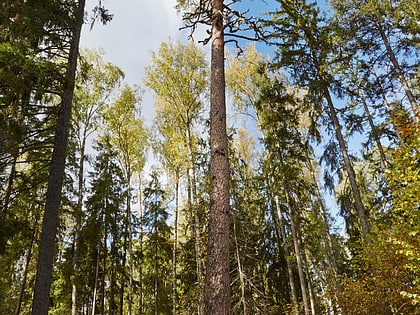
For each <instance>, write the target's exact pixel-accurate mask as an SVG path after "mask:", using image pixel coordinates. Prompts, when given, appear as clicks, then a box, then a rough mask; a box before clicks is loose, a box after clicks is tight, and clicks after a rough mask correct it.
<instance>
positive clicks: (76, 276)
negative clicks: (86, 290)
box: [71, 129, 86, 315]
mask: <svg viewBox="0 0 420 315" xmlns="http://www.w3.org/2000/svg"><path fill="white" fill-rule="evenodd" d="M85 148H86V129H85V130H84V132H83V136H82V141H81V146H80V161H79V172H78V191H77V208H76V211H75V219H76V224H75V227H74V241H73V246H74V254H73V275H72V277H71V288H72V291H71V315H77V307H78V305H77V293H78V292H77V289H78V285H79V246H80V244H79V243H80V232H81V227H82V208H83V190H84V187H83V186H84V165H85Z"/></svg>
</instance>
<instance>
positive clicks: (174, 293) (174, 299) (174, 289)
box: [172, 170, 179, 315]
mask: <svg viewBox="0 0 420 315" xmlns="http://www.w3.org/2000/svg"><path fill="white" fill-rule="evenodd" d="M175 172H176V174H175V209H174V244H173V248H172V315H176V314H177V313H176V304H177V285H176V277H177V276H176V267H177V261H176V258H177V253H176V252H177V246H178V212H179V171H178V170H176V171H175Z"/></svg>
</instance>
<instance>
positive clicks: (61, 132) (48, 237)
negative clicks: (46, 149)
mask: <svg viewBox="0 0 420 315" xmlns="http://www.w3.org/2000/svg"><path fill="white" fill-rule="evenodd" d="M84 9H85V0H80V1H79V3H78V6H77V9H76V13H75V14H76V19H77V21H76V23H75V28H74V32H73V38H72V41H71V45H70V52H69V59H68V64H67V73H66V84H65V87H64V90H63V94H62V98H61V105H60V110H59V113H58V121H57V127H56V131H55V139H54V148H53V154H52V159H51V166H50V174H49V178H48V189H47V197H46V203H45V211H44V218H43V223H42V234H41V240H40V244H39V256H38V265H37V273H36V280H35V289H34V297H33V301H32V315H47V314H48V301H49V295H50V288H51V280H52V267H53V258H54V251H55V236H56V231H57V225H58V212H59V211H58V210H59V207H60V199H61V190H62V187H63V179H64V167H65V161H66V150H67V144H68V136H69V123H70V119H71V106H72V101H73V90H74V80H75V76H76V67H77V58H78V51H79V41H80V34H81V31H82V25H83V16H84Z"/></svg>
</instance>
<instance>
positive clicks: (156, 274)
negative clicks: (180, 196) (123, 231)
mask: <svg viewBox="0 0 420 315" xmlns="http://www.w3.org/2000/svg"><path fill="white" fill-rule="evenodd" d="M157 220H158V219H157V212H156V211H155V213H154V224H155V228H154V230H155V231H154V234H155V236H156V240H155V262H154V289H153V294H154V298H155V315H158V314H159V299H158V297H159V284H158V277H159V267H158V262H159V256H158V240H157V235H158V228H157Z"/></svg>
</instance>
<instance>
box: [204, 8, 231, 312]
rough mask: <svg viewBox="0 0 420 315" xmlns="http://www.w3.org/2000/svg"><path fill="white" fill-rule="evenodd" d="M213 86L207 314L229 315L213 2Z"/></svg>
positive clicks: (220, 74) (219, 22)
mask: <svg viewBox="0 0 420 315" xmlns="http://www.w3.org/2000/svg"><path fill="white" fill-rule="evenodd" d="M212 4H213V5H212V17H211V20H212V30H211V33H212V45H211V87H210V150H211V156H210V186H211V188H210V212H209V223H208V243H207V244H208V245H207V260H206V281H205V314H206V315H229V314H230V278H229V199H230V197H229V162H228V143H227V134H226V103H225V101H226V99H225V97H226V96H225V66H224V64H225V60H224V58H225V56H224V33H223V26H224V25H223V24H224V23H223V12H222V11H223V0H213V2H212Z"/></svg>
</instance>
